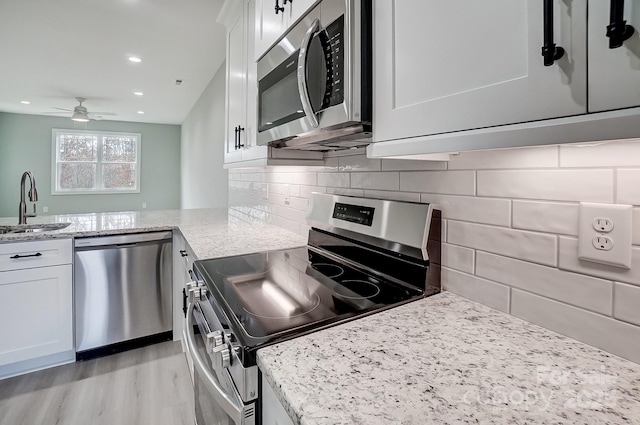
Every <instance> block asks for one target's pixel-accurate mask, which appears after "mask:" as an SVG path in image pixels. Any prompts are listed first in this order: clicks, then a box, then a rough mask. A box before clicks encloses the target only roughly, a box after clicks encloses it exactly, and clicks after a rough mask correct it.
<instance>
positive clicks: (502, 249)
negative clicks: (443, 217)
mask: <svg viewBox="0 0 640 425" xmlns="http://www.w3.org/2000/svg"><path fill="white" fill-rule="evenodd" d="M447 242H448V243H451V244H454V245H461V246H465V247H468V248H473V249H479V250H482V251H487V252H492V253H495V254H502V255H505V256H508V257H513V258H517V259H520V260H527V261H531V262H534V263H540V264H545V265H548V266H555V265H556V257H557V252H556V236H555V235H546V234H542V233H534V232H528V231H524V230H513V229H506V228H502V227H495V226H487V225H482V224H473V223H464V222H460V221H452V220H448V222H447Z"/></svg>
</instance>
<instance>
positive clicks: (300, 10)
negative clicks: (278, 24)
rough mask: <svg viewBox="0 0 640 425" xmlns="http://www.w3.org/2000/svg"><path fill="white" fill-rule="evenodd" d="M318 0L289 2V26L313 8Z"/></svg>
mask: <svg viewBox="0 0 640 425" xmlns="http://www.w3.org/2000/svg"><path fill="white" fill-rule="evenodd" d="M316 1H317V0H295V1H293V2H288V3H287V8H288V9H287V14H288V15H287V21H288V24H287V26H288V27H291V26H292V25H295V23H296V21H297V20H298V19H300V18H301V17H302V15H304V14H305V13H306V12H307V10H309V9H311V6H313V5H314V4H315V3H316Z"/></svg>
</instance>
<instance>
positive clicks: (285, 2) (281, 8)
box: [275, 0, 287, 15]
mask: <svg viewBox="0 0 640 425" xmlns="http://www.w3.org/2000/svg"><path fill="white" fill-rule="evenodd" d="M284 4H287V0H284ZM275 10H276V15H277V14H278V13H280V12H284V7H280V5H279V4H278V0H276V7H275Z"/></svg>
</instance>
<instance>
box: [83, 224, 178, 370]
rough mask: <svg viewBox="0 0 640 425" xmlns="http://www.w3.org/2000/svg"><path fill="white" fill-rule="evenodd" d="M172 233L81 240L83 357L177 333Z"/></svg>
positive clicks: (111, 351)
mask: <svg viewBox="0 0 640 425" xmlns="http://www.w3.org/2000/svg"><path fill="white" fill-rule="evenodd" d="M171 262H172V257H171V232H152V233H139V234H129V235H118V236H105V237H92V238H77V239H76V240H75V262H74V274H75V276H74V277H75V323H76V358H77V359H78V360H81V359H86V358H91V357H96V356H100V355H105V354H110V353H114V352H118V351H123V350H126V349H129V348H133V347H137V346H142V345H147V344H150V343H153V342H158V341H163V340H169V339H171V337H172V332H171V327H172V322H171V320H172V313H171V304H172V302H171V300H172V297H171V287H172V265H171Z"/></svg>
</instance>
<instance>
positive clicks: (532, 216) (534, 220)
mask: <svg viewBox="0 0 640 425" xmlns="http://www.w3.org/2000/svg"><path fill="white" fill-rule="evenodd" d="M579 213H580V204H577V203H575V204H569V203H559V202H538V201H513V227H514V228H515V229H523V230H533V231H539V232H546V233H558V234H561V235H574V236H577V235H578V217H579Z"/></svg>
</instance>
